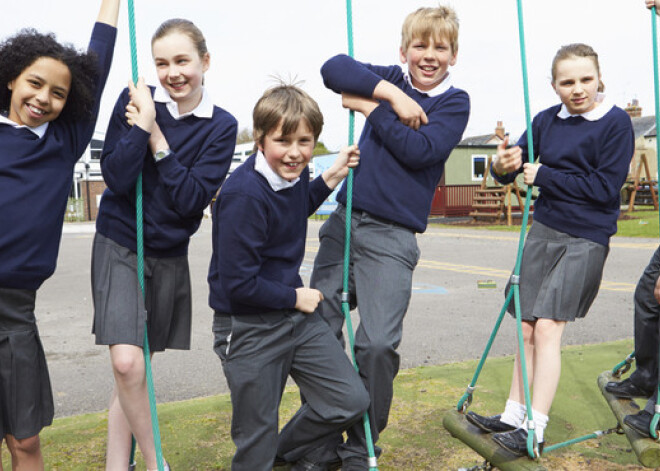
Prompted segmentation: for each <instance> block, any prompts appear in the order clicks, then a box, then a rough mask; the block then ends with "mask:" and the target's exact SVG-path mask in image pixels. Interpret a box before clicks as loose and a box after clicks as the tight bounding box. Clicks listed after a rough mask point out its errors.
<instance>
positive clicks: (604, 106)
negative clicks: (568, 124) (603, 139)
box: [557, 93, 614, 121]
mask: <svg viewBox="0 0 660 471" xmlns="http://www.w3.org/2000/svg"><path fill="white" fill-rule="evenodd" d="M596 101H597V102H598V103H600V104H599V105H598V106H597V107H595V108H594V109H593V110H591V111H587V112H586V113H578V114H571V113H570V112H569V111H568V108H566V105H564V104H563V103H562V105H561V108H560V110H559V113H557V117H558V118H561V119H568V118H570V117H575V116H582V117H583V118H584V119H586V120H587V121H598V120H599V119H600V118H602V117H603V116H605V115H606V114H607V113H608V112H609V111H610V110H611V109H612V108H613V107H614V103H610V101H609V100H606V99H605V94H604V93H599V94H597V95H596Z"/></svg>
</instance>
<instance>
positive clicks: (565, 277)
mask: <svg viewBox="0 0 660 471" xmlns="http://www.w3.org/2000/svg"><path fill="white" fill-rule="evenodd" d="M608 253H609V248H608V247H605V246H604V245H601V244H597V243H596V242H593V241H591V240H588V239H583V238H581V237H574V236H571V235H568V234H565V233H563V232H560V231H557V230H555V229H551V228H549V227H548V226H545V225H543V224H541V223H539V222H536V221H535V222H534V223H533V224H532V227H531V228H530V229H529V234H528V235H527V240H526V241H525V247H524V248H523V256H522V264H521V267H520V310H521V314H522V319H523V320H526V321H535V320H536V319H540V318H543V319H553V320H556V321H574V320H575V319H577V318H580V317H584V316H586V315H587V311H589V308H590V307H591V304H592V303H593V301H594V299H595V298H596V295H597V294H598V288H599V287H600V282H601V279H602V277H603V267H604V266H605V260H606V259H607V254H608ZM509 287H510V286H509V285H507V288H506V290H505V295H506V294H507V293H508V291H509ZM507 310H508V312H509V313H510V314H511V315H514V316H515V305H514V300H513V298H512V299H511V302H510V303H509V307H508V309H507Z"/></svg>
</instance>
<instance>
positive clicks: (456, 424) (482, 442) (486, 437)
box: [442, 410, 548, 471]
mask: <svg viewBox="0 0 660 471" xmlns="http://www.w3.org/2000/svg"><path fill="white" fill-rule="evenodd" d="M442 425H443V426H444V427H445V429H447V431H448V432H449V433H450V434H451V436H452V437H454V438H457V439H458V440H460V441H462V442H463V443H465V444H466V445H467V446H469V447H470V448H472V449H473V450H474V451H476V452H477V453H479V454H480V455H481V456H483V458H484V459H485V460H486V461H487V462H488V463H490V464H491V465H493V466H496V467H497V468H498V469H500V470H502V471H548V470H547V468H545V467H543V466H542V465H541V464H539V462H538V461H534V460H530V459H529V458H528V457H526V456H522V457H521V456H516V455H514V454H512V453H509V452H508V451H507V450H505V449H504V448H502V447H501V446H499V445H498V444H497V443H495V442H494V441H493V439H492V438H491V437H492V434H490V433H484V432H483V431H481V430H480V429H478V428H477V427H475V426H474V425H472V424H471V423H469V422H468V421H467V420H466V419H465V414H463V413H462V412H459V411H458V410H451V411H449V412H448V413H447V414H445V416H444V418H443V419H442Z"/></svg>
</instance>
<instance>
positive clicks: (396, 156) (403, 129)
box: [321, 55, 470, 232]
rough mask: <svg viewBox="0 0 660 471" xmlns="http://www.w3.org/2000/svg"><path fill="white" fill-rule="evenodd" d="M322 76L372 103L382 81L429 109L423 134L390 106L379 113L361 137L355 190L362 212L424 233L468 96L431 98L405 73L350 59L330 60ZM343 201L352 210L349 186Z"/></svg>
mask: <svg viewBox="0 0 660 471" xmlns="http://www.w3.org/2000/svg"><path fill="white" fill-rule="evenodd" d="M321 74H322V76H323V81H324V83H325V86H326V87H328V88H330V89H332V90H333V91H335V92H337V93H341V92H348V93H353V94H357V95H360V96H364V97H368V98H371V97H372V96H373V92H374V89H375V88H376V85H377V84H378V83H379V82H380V81H381V80H383V79H384V80H387V81H388V82H391V83H392V84H394V85H396V86H397V87H399V88H400V89H401V90H403V91H404V92H405V93H406V94H407V95H408V96H410V97H411V98H412V99H413V100H415V101H416V102H417V103H419V105H420V106H421V107H422V108H423V109H424V112H425V113H426V115H427V117H428V120H429V122H428V124H426V125H422V126H421V127H420V128H419V129H418V130H417V131H415V130H413V129H411V128H409V127H408V126H406V125H404V124H403V123H401V121H399V117H398V116H397V115H396V113H395V112H394V110H393V109H392V107H391V106H390V104H389V103H388V102H386V101H382V102H381V103H380V104H379V106H378V107H377V108H376V109H374V111H373V112H372V113H371V114H370V115H369V117H368V118H367V121H366V123H365V125H364V129H363V130H362V135H361V137H360V142H359V147H360V165H359V166H358V167H357V168H356V169H355V170H354V185H353V206H354V207H355V208H356V209H360V210H363V211H367V212H369V213H370V214H372V215H374V216H377V217H380V218H382V219H386V220H388V221H392V222H396V223H398V224H401V225H403V226H405V227H408V228H410V229H411V230H413V231H415V232H424V231H425V230H426V225H427V219H428V215H429V212H430V210H431V202H432V201H433V195H434V194H435V189H436V187H437V185H438V183H439V182H440V178H441V177H442V173H443V171H444V167H445V161H446V160H447V158H449V154H450V153H451V151H452V149H453V148H454V147H455V146H456V144H458V142H459V141H460V140H461V136H462V135H463V131H465V126H467V122H468V117H469V114H470V99H469V97H468V95H467V93H465V92H464V91H462V90H459V89H457V88H454V87H450V88H449V90H447V91H446V92H445V93H443V94H441V95H438V96H436V97H430V96H428V95H427V94H425V93H421V92H419V91H417V90H415V89H414V88H412V87H411V86H410V85H409V84H408V82H406V81H405V79H404V75H403V72H402V70H401V67H399V66H390V67H382V66H374V65H370V64H364V63H361V62H357V61H355V60H353V59H352V58H351V57H349V56H346V55H338V56H335V57H333V58H331V59H330V60H328V61H327V62H326V63H325V64H324V65H323V68H322V69H321ZM337 200H338V201H339V202H341V203H343V204H346V183H344V185H343V186H342V188H341V189H340V191H339V194H338V195H337Z"/></svg>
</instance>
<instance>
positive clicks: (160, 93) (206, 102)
mask: <svg viewBox="0 0 660 471" xmlns="http://www.w3.org/2000/svg"><path fill="white" fill-rule="evenodd" d="M154 101H157V102H159V103H164V104H165V106H166V107H167V111H169V112H170V114H171V115H172V117H173V118H174V119H177V120H179V119H183V118H185V117H186V116H190V115H195V116H197V117H198V118H212V117H213V101H212V100H211V96H210V95H209V93H208V91H207V90H206V88H202V100H201V101H200V102H199V105H197V107H196V108H195V109H194V110H192V111H189V112H188V113H183V114H179V105H178V104H177V102H176V101H174V100H173V99H172V97H170V94H169V93H167V90H165V89H164V88H163V87H161V86H157V87H156V91H155V92H154Z"/></svg>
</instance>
